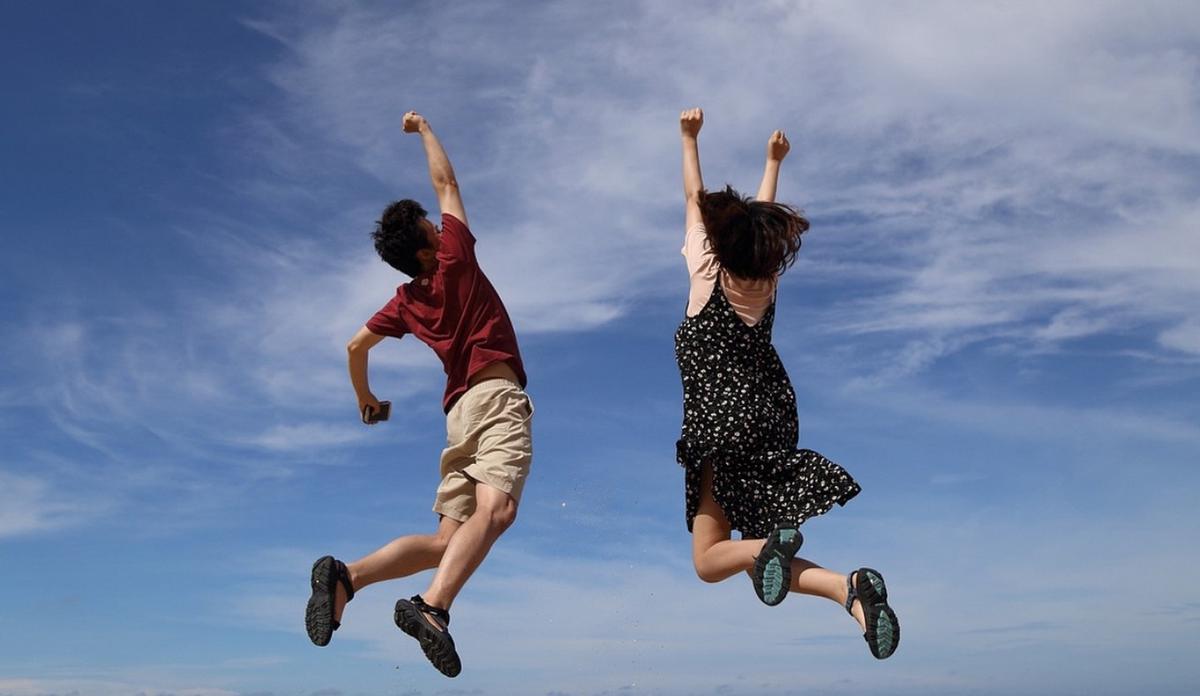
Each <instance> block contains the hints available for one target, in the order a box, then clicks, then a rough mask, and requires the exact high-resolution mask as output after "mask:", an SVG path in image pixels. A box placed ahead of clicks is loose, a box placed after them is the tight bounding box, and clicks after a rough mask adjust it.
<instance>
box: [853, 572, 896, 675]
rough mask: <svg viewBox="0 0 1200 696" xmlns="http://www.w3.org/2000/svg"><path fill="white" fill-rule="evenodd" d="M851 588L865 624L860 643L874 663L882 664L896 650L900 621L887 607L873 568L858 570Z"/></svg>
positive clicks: (884, 590) (883, 588)
mask: <svg viewBox="0 0 1200 696" xmlns="http://www.w3.org/2000/svg"><path fill="white" fill-rule="evenodd" d="M864 580H865V582H864ZM854 584H855V589H856V590H857V592H858V597H859V601H860V602H862V607H863V618H865V619H866V623H867V631H866V633H864V634H863V639H865V640H866V641H867V647H868V648H870V650H871V654H872V655H873V656H875V658H876V659H879V660H886V659H887V658H889V657H891V656H892V655H893V654H895V652H896V648H898V647H899V646H900V620H899V619H897V618H896V612H895V611H894V610H893V609H892V608H891V607H890V606H889V605H888V601H887V585H886V584H885V583H884V581H883V575H882V574H881V573H880V572H879V571H878V570H875V569H873V568H859V569H858V573H857V575H856V577H855V583H854ZM872 636H874V640H872Z"/></svg>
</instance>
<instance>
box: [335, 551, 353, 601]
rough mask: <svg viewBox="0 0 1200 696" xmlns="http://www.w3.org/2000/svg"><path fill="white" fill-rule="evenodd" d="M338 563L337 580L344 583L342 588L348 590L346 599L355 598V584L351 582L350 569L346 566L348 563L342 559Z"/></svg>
mask: <svg viewBox="0 0 1200 696" xmlns="http://www.w3.org/2000/svg"><path fill="white" fill-rule="evenodd" d="M336 563H337V571H336V572H337V581H338V582H340V583H342V588H343V589H344V590H346V601H347V602H349V601H350V600H352V599H354V585H352V584H350V571H349V570H348V569H347V568H346V564H345V563H342V562H341V561H336Z"/></svg>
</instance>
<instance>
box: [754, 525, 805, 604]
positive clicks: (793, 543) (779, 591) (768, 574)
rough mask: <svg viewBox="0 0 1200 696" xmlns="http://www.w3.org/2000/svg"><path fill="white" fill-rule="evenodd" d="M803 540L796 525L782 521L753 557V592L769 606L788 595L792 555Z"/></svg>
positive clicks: (790, 582)
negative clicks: (755, 556)
mask: <svg viewBox="0 0 1200 696" xmlns="http://www.w3.org/2000/svg"><path fill="white" fill-rule="evenodd" d="M803 543H804V535H803V534H801V533H800V530H799V529H796V528H795V527H791V526H787V525H785V524H781V525H779V526H778V527H776V528H775V531H773V532H771V535H770V536H768V537H767V540H766V542H764V543H763V547H762V551H760V552H759V553H758V558H756V559H754V575H753V578H754V592H755V593H757V594H758V598H759V599H761V600H762V602H763V604H766V605H767V606H771V607H773V606H775V605H776V604H779V603H780V602H782V601H783V600H784V598H785V597H787V596H788V590H789V589H790V588H791V585H792V558H793V557H794V556H795V555H796V552H797V551H799V550H800V546H801V544H803Z"/></svg>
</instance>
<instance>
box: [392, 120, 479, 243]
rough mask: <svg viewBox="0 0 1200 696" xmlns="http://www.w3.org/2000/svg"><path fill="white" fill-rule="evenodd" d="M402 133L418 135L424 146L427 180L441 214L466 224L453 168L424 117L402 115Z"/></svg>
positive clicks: (464, 210)
mask: <svg viewBox="0 0 1200 696" xmlns="http://www.w3.org/2000/svg"><path fill="white" fill-rule="evenodd" d="M404 132H405V133H419V134H420V135H421V144H422V145H424V146H425V159H426V160H428V161H429V178H430V180H431V181H432V182H433V191H434V193H436V194H437V199H438V207H439V208H441V209H442V213H449V214H450V215H453V216H454V217H456V218H458V219H459V220H462V222H463V224H464V225H465V224H467V211H466V209H465V208H463V203H462V196H461V195H460V194H459V192H458V179H455V178H454V168H453V167H451V166H450V158H449V157H447V156H446V151H445V150H444V149H442V144H441V143H440V142H439V141H438V139H437V136H436V135H434V134H433V129H432V128H430V127H429V122H428V121H426V120H425V117H424V116H422V115H421V114H418V113H417V112H415V111H409V112H408V113H406V114H404Z"/></svg>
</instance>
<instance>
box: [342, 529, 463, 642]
mask: <svg viewBox="0 0 1200 696" xmlns="http://www.w3.org/2000/svg"><path fill="white" fill-rule="evenodd" d="M461 526H462V522H459V521H458V520H454V519H451V518H449V517H445V516H443V517H442V518H441V521H439V522H438V529H437V532H436V533H434V534H410V535H408V536H402V537H398V538H396V539H393V540H392V541H390V542H388V543H387V544H385V545H383V546H381V547H380V548H379V549H378V550H376V551H373V552H372V553H370V554H369V555H366V556H363V557H362V558H360V559H358V560H357V561H355V562H353V563H348V564H346V569H347V570H348V571H350V585H351V586H352V587H353V588H354V591H355V592H358V591H359V590H361V589H362V588H364V587H366V586H367V585H373V584H375V583H377V582H382V581H384V580H394V579H395V578H403V577H406V576H409V575H412V574H413V573H419V572H421V571H422V570H428V569H430V568H436V567H437V565H438V563H440V562H441V560H442V555H443V554H444V553H445V552H446V546H447V545H448V544H449V543H450V539H451V538H452V537H453V536H454V533H455V532H456V531H458V528H459V527H461ZM345 607H346V590H345V589H344V588H343V587H342V585H341V583H338V584H337V594H336V595H335V598H334V604H333V619H334V620H335V621H338V622H340V621H341V620H342V610H343V609H345Z"/></svg>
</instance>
